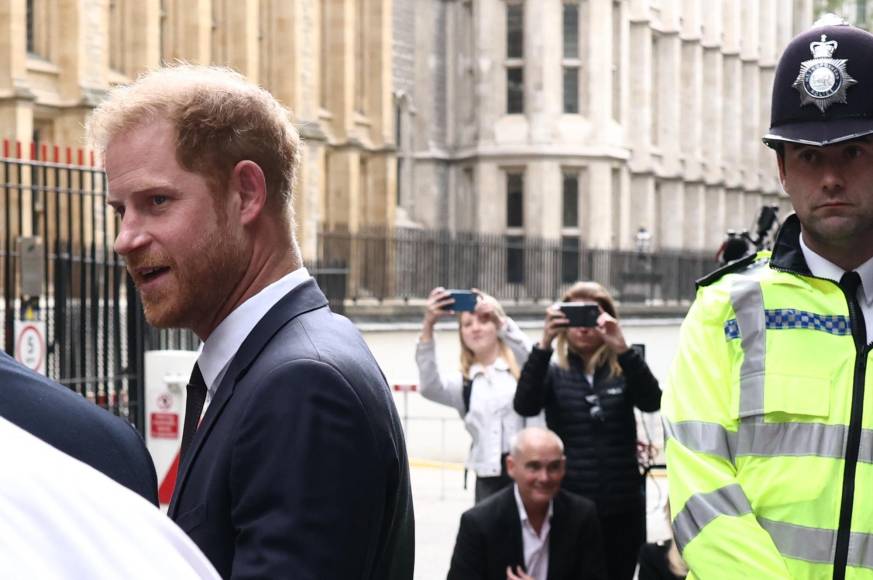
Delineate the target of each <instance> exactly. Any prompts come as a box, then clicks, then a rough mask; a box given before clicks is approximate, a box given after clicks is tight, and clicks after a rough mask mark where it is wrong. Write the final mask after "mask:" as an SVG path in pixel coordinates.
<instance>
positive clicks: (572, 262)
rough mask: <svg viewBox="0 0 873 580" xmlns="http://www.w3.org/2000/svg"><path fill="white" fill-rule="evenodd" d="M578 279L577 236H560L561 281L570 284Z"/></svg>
mask: <svg viewBox="0 0 873 580" xmlns="http://www.w3.org/2000/svg"><path fill="white" fill-rule="evenodd" d="M578 279H579V238H578V237H577V236H564V237H563V238H561V282H562V283H563V284H572V283H573V282H575V281H577V280H578Z"/></svg>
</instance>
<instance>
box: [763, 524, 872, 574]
mask: <svg viewBox="0 0 873 580" xmlns="http://www.w3.org/2000/svg"><path fill="white" fill-rule="evenodd" d="M758 522H759V523H760V524H761V527H762V528H764V529H765V530H766V531H767V533H768V534H770V537H771V538H773V543H774V544H776V547H777V548H778V549H779V553H780V554H782V555H783V556H785V557H787V558H794V559H796V560H804V561H806V562H818V563H821V564H831V563H833V561H834V557H835V551H836V543H837V532H836V530H826V529H822V528H812V527H807V526H798V525H795V524H786V523H784V522H776V521H773V520H768V519H766V518H758ZM847 563H848V565H849V566H857V567H860V568H870V569H873V534H866V533H862V532H852V533H851V534H850V536H849V558H848V562H847Z"/></svg>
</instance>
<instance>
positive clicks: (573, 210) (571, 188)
mask: <svg viewBox="0 0 873 580" xmlns="http://www.w3.org/2000/svg"><path fill="white" fill-rule="evenodd" d="M563 201H564V204H563V207H564V221H563V225H564V227H565V228H575V227H577V226H578V225H579V178H578V177H577V176H576V175H570V174H568V175H564V200H563Z"/></svg>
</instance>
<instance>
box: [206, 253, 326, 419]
mask: <svg viewBox="0 0 873 580" xmlns="http://www.w3.org/2000/svg"><path fill="white" fill-rule="evenodd" d="M309 279H310V276H309V272H308V271H307V270H306V268H298V269H296V270H294V271H293V272H291V273H290V274H286V275H285V276H283V277H282V278H279V279H278V280H276V281H275V282H273V283H272V284H270V285H269V286H267V287H266V288H264V289H263V290H261V291H260V292H258V293H257V294H255V295H254V296H252V297H251V298H249V299H248V300H246V301H245V302H243V303H242V304H240V305H239V306H237V307H236V309H235V310H234V311H233V312H231V313H230V314H228V315H227V318H225V319H224V320H222V321H221V323H220V324H219V325H218V326H216V327H215V330H214V331H212V334H210V335H209V338H207V339H206V342H204V343H203V344H202V345H201V347H200V353H199V354H198V355H197V364H198V365H200V372H201V373H202V374H203V382H204V383H206V389H207V390H206V404H205V405H203V413H206V408H207V407H208V406H209V403H210V402H211V401H212V399H213V397H215V391H216V390H217V389H218V385H220V384H221V379H223V378H224V373H225V372H227V367H228V366H230V361H232V360H233V357H234V356H235V355H236V352H237V350H239V347H240V346H241V345H242V343H243V341H245V339H246V337H247V336H248V335H249V333H251V331H252V330H254V328H255V326H256V325H257V324H258V322H260V321H261V319H262V318H263V317H264V316H265V315H266V314H267V312H269V311H270V309H271V308H272V307H273V306H275V305H276V303H277V302H279V300H281V299H282V298H283V297H284V296H285V295H286V294H288V292H290V291H291V290H293V289H294V288H296V287H297V286H299V285H300V284H302V283H304V282H306V281H307V280H309Z"/></svg>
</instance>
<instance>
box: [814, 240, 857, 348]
mask: <svg viewBox="0 0 873 580" xmlns="http://www.w3.org/2000/svg"><path fill="white" fill-rule="evenodd" d="M800 249H801V251H802V252H803V258H804V259H805V260H806V265H807V266H809V271H810V272H812V275H813V276H815V277H816V278H826V279H828V280H833V281H835V282H839V281H840V278H842V277H843V274H845V273H846V271H845V270H843V269H842V268H840V267H839V266H837V265H836V264H834V263H833V262H831V261H829V260H827V259H825V258H823V257H822V256H820V255H819V254H816V253H815V252H814V251H813V250H811V249H810V248H809V246H807V245H806V243H805V242H804V241H803V236H802V235H801V236H800ZM855 272H857V273H858V275H859V276H860V277H861V287H860V288H858V303H859V304H860V305H861V313H862V314H863V315H864V326H866V328H867V341H868V342H869V341H870V340H871V339H873V258H870V259H869V260H867V261H866V262H864V263H863V264H861V265H860V266H858V267H857V268H855Z"/></svg>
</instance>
